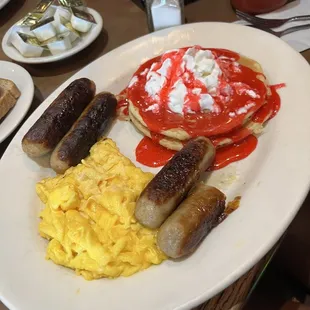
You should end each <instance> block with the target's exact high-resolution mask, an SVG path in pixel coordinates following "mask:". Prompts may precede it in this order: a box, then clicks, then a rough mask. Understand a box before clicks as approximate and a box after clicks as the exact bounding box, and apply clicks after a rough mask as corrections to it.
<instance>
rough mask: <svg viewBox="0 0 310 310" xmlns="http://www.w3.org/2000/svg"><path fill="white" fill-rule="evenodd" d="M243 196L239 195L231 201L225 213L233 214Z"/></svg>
mask: <svg viewBox="0 0 310 310" xmlns="http://www.w3.org/2000/svg"><path fill="white" fill-rule="evenodd" d="M240 201H241V196H237V197H235V198H234V200H232V201H229V202H228V204H227V207H226V210H225V214H227V215H228V214H231V213H232V212H234V211H235V210H237V209H238V208H239V206H240Z"/></svg>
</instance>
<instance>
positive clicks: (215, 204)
mask: <svg viewBox="0 0 310 310" xmlns="http://www.w3.org/2000/svg"><path fill="white" fill-rule="evenodd" d="M225 199H226V197H225V195H224V194H223V193H222V192H221V191H219V190H218V189H216V188H215V187H211V186H208V185H205V184H204V183H199V184H198V185H197V186H196V187H195V188H194V189H193V190H192V191H191V192H190V193H189V195H188V197H187V198H186V199H185V200H184V201H183V202H182V203H181V204H180V205H179V207H178V208H177V209H176V210H175V211H174V212H173V213H172V215H170V216H169V217H168V219H167V220H166V221H165V223H164V224H163V225H162V226H161V227H160V229H159V232H158V235H157V245H158V246H159V248H160V249H161V250H162V251H163V252H164V253H165V254H166V255H167V256H169V257H171V258H180V257H183V256H186V255H189V254H191V253H192V252H194V251H195V250H196V249H197V247H198V245H199V244H200V242H201V241H202V240H203V238H204V237H205V236H206V235H207V234H208V233H209V232H210V231H211V230H212V228H213V227H214V226H216V225H217V224H218V222H219V218H220V216H221V214H222V213H223V211H224V209H225Z"/></svg>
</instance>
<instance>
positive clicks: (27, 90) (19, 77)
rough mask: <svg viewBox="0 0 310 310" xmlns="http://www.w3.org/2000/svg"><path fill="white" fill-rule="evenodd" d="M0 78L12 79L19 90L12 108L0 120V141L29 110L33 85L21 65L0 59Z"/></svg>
mask: <svg viewBox="0 0 310 310" xmlns="http://www.w3.org/2000/svg"><path fill="white" fill-rule="evenodd" d="M0 78H2V79H8V80H11V81H13V82H14V83H15V84H16V86H17V87H18V89H19V90H20V92H21V95H20V97H19V98H18V100H17V102H16V104H15V106H14V107H13V108H12V110H11V111H10V112H9V113H8V114H7V115H6V116H5V117H4V119H3V120H0V143H1V142H2V141H3V140H4V139H5V138H6V137H7V136H8V135H9V134H10V133H11V132H12V131H13V130H14V129H15V128H16V127H17V125H18V124H19V123H20V122H21V121H22V120H23V118H24V117H25V115H26V113H27V111H28V110H29V108H30V106H31V103H32V99H33V94H34V86H33V81H32V78H31V76H30V74H29V73H28V72H27V71H26V70H25V69H24V68H22V67H21V66H19V65H16V64H14V63H11V62H7V61H0Z"/></svg>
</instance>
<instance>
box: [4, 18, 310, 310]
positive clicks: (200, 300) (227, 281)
mask: <svg viewBox="0 0 310 310" xmlns="http://www.w3.org/2000/svg"><path fill="white" fill-rule="evenodd" d="M197 24H229V25H230V26H232V24H230V23H223V22H199V23H193V24H187V25H182V26H179V27H175V28H174V29H183V28H184V27H189V28H190V27H192V26H195V25H197ZM233 27H246V26H243V25H238V24H234V25H233ZM172 30H173V29H172ZM252 30H254V31H255V32H257V33H258V32H259V33H262V32H263V31H261V30H257V29H252ZM165 33H166V34H168V33H170V31H167V29H164V30H161V31H159V32H157V34H159V35H160V34H165ZM264 35H268V36H272V35H270V34H267V33H265V32H264ZM147 36H152V34H147V35H145V36H143V37H139V38H137V39H135V40H132V41H130V42H127V43H125V44H123V45H121V46H119V47H117V48H115V49H113V50H112V51H110V52H109V53H107V54H104V55H103V56H101V57H99V58H98V59H96V60H94V61H92V62H91V63H89V64H88V65H87V66H85V67H84V68H82V69H81V70H84V69H85V68H87V67H88V66H90V65H91V64H92V63H93V62H95V61H97V60H99V59H101V58H102V57H104V56H106V55H108V54H110V53H113V52H115V51H116V50H117V49H119V48H126V46H127V45H131V44H133V43H134V42H135V41H140V40H142V39H145V37H147ZM273 39H277V40H278V41H279V42H281V44H285V45H286V46H287V47H289V48H290V49H291V50H292V51H294V53H295V55H296V56H297V55H298V57H299V59H301V60H302V61H303V62H304V63H305V64H307V68H308V67H309V64H308V62H307V61H306V60H305V59H304V57H302V56H301V55H300V54H299V53H298V52H296V51H295V50H294V49H293V48H292V47H290V46H289V45H288V44H287V43H285V42H284V41H282V40H281V39H279V38H276V37H273ZM81 70H79V71H78V72H77V73H75V74H74V75H73V76H71V77H70V78H69V79H67V80H66V81H64V83H62V84H61V85H60V86H59V87H58V88H56V89H55V90H54V91H53V92H52V93H51V94H50V95H49V96H48V97H47V98H46V99H45V100H44V102H45V101H46V100H48V99H49V98H50V97H51V96H52V95H53V94H55V93H57V94H58V93H59V91H61V90H62V89H64V88H65V87H66V85H68V83H70V82H71V81H72V80H74V79H75V78H77V77H78V76H79V73H80V71H81ZM307 70H308V71H309V68H308V69H307ZM309 72H310V71H309ZM44 102H43V103H44ZM43 103H42V104H43ZM38 108H39V107H38ZM38 108H37V109H38ZM37 109H36V110H35V111H34V112H33V113H32V114H31V116H30V117H29V119H30V118H31V117H33V115H34V114H35V112H36V111H37ZM29 119H27V121H26V122H25V123H24V125H23V126H22V127H21V128H20V129H19V132H20V131H22V129H23V128H24V126H25V125H26V124H28V123H29V124H30V122H29ZM31 123H33V122H31ZM30 126H31V125H30ZM25 127H27V126H25ZM17 134H18V133H17ZM12 141H13V140H12ZM11 143H12V142H11ZM11 143H10V145H11ZM10 145H9V146H8V148H7V150H8V149H9V147H10ZM7 150H6V152H5V153H7ZM5 153H4V155H5ZM0 166H1V165H0ZM309 187H310V178H309V180H308V182H307V184H305V186H303V195H299V199H298V201H299V203H298V204H299V206H298V207H297V208H294V210H290V214H288V215H287V217H286V219H285V222H286V224H287V225H285V226H282V230H279V231H278V233H277V235H276V236H275V237H273V239H271V238H270V240H269V242H267V243H264V245H263V246H262V248H263V249H264V250H263V251H260V253H261V255H260V256H256V257H255V259H252V260H251V261H249V260H248V261H247V263H246V264H245V265H244V266H242V268H240V269H238V270H237V271H235V272H233V273H232V274H230V275H229V277H226V278H225V279H223V281H222V282H221V283H222V284H223V283H224V284H225V287H227V286H228V285H229V284H231V283H233V282H234V281H235V280H236V279H237V278H239V277H240V276H241V275H242V274H244V273H246V272H247V271H248V270H249V269H250V268H251V267H252V266H253V265H254V264H255V263H256V262H257V261H259V260H260V259H261V258H262V257H263V256H264V255H265V254H266V253H267V252H268V250H269V249H270V248H272V246H273V245H274V244H275V242H276V241H274V239H277V240H278V239H279V238H280V237H281V235H282V234H283V232H284V231H285V230H286V229H287V227H288V225H289V223H290V222H291V221H292V219H293V218H294V216H295V215H296V213H297V212H298V210H299V209H300V207H301V204H302V202H303V201H304V199H305V197H306V195H307V194H308V191H309ZM217 286H219V285H217ZM218 289H219V291H220V290H221V288H218ZM0 293H1V292H0ZM217 293H218V291H217V290H216V289H215V290H213V294H212V296H214V295H215V294H217ZM206 295H207V293H205V294H200V295H199V296H197V297H196V298H194V299H191V300H190V301H188V302H187V303H184V304H182V305H180V306H178V307H176V308H174V309H187V308H189V307H194V306H197V305H199V304H201V303H203V302H205V297H204V296H206ZM2 297H3V296H2ZM4 303H5V302H4ZM5 304H6V303H5ZM8 304H10V303H9V302H8ZM12 309H17V308H14V307H13V308H12Z"/></svg>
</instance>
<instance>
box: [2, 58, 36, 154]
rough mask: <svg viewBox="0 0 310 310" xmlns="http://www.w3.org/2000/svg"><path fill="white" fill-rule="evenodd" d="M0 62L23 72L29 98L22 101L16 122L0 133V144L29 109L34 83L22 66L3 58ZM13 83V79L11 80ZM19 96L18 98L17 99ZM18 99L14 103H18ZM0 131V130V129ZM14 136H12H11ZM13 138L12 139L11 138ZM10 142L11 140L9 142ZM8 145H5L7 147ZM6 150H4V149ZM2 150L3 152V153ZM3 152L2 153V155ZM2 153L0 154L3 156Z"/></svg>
mask: <svg viewBox="0 0 310 310" xmlns="http://www.w3.org/2000/svg"><path fill="white" fill-rule="evenodd" d="M1 64H4V65H6V66H11V67H15V69H16V70H18V71H19V72H23V74H25V76H26V77H27V84H28V86H27V87H29V100H28V101H26V102H23V105H24V107H25V108H24V109H23V111H22V113H20V114H19V117H18V118H16V119H15V120H16V122H15V124H14V125H13V126H11V127H10V129H9V130H8V131H7V132H6V133H5V134H4V135H1V134H0V144H1V143H2V142H3V141H4V140H5V139H6V138H7V137H8V136H9V135H10V134H11V133H12V132H13V131H14V130H15V129H16V128H17V126H18V125H19V124H20V123H21V122H22V121H23V119H24V118H25V116H26V114H27V112H28V111H29V109H30V107H31V104H32V102H33V98H34V83H33V79H32V77H31V75H30V73H29V72H28V71H27V70H26V69H25V68H23V67H22V66H20V65H18V64H15V63H13V62H9V61H5V60H0V65H1ZM13 82H14V83H15V81H13ZM19 99H20V98H18V100H19ZM18 100H17V102H16V103H18ZM17 119H18V120H17ZM0 129H1V124H0ZM0 132H1V131H0ZM13 138H14V137H13ZM12 140H13V139H12ZM10 144H11V142H10ZM8 147H9V146H7V148H8ZM5 152H6V150H5ZM5 152H4V153H5ZM4 153H3V155H4ZM3 155H2V156H3Z"/></svg>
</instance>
